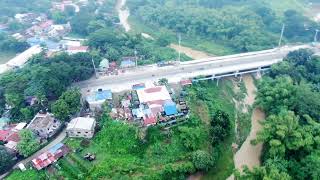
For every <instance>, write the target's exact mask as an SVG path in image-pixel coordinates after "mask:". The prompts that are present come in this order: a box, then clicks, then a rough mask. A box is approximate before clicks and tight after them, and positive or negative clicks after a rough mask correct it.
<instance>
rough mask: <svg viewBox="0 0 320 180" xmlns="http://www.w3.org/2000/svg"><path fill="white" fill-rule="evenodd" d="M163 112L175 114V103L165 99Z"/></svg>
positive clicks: (176, 111)
mask: <svg viewBox="0 0 320 180" xmlns="http://www.w3.org/2000/svg"><path fill="white" fill-rule="evenodd" d="M164 112H165V113H166V115H168V116H170V115H174V114H177V113H178V110H177V105H176V103H174V102H172V101H166V102H165V104H164Z"/></svg>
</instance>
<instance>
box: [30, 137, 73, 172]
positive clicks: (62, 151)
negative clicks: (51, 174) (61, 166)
mask: <svg viewBox="0 0 320 180" xmlns="http://www.w3.org/2000/svg"><path fill="white" fill-rule="evenodd" d="M69 151H70V149H69V148H68V147H67V146H66V145H64V144H62V143H58V144H56V145H55V146H53V147H51V148H50V149H49V150H48V151H47V152H44V153H42V154H41V155H40V156H38V157H37V158H35V159H33V160H32V165H33V166H34V167H35V168H36V169H37V170H41V169H43V168H45V167H47V166H49V165H50V164H53V163H54V162H56V161H58V160H59V159H60V158H61V157H63V156H64V155H66V154H68V153H69Z"/></svg>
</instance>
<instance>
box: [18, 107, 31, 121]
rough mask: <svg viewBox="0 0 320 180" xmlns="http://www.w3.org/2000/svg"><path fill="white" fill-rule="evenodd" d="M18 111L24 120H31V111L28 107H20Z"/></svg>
mask: <svg viewBox="0 0 320 180" xmlns="http://www.w3.org/2000/svg"><path fill="white" fill-rule="evenodd" d="M20 112H21V114H22V115H23V117H24V120H26V121H29V120H31V119H32V117H33V113H32V111H31V109H30V108H21V109H20Z"/></svg>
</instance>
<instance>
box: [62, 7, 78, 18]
mask: <svg viewBox="0 0 320 180" xmlns="http://www.w3.org/2000/svg"><path fill="white" fill-rule="evenodd" d="M64 12H65V13H66V15H67V16H69V17H70V16H74V15H75V14H76V8H75V7H74V6H71V5H68V6H65V7H64Z"/></svg>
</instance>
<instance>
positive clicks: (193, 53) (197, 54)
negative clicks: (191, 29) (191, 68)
mask: <svg viewBox="0 0 320 180" xmlns="http://www.w3.org/2000/svg"><path fill="white" fill-rule="evenodd" d="M170 47H171V48H172V49H174V50H176V51H179V50H180V52H181V53H184V54H185V55H187V56H189V57H191V58H192V59H204V58H209V57H214V55H209V54H207V53H205V52H202V51H198V50H194V49H192V48H189V47H184V46H181V47H179V45H177V44H170Z"/></svg>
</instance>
